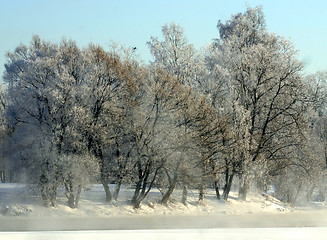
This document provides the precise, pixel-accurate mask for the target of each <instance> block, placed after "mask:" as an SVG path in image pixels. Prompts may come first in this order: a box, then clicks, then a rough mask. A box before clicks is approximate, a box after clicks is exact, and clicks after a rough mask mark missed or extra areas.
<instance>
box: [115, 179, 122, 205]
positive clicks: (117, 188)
mask: <svg viewBox="0 0 327 240" xmlns="http://www.w3.org/2000/svg"><path fill="white" fill-rule="evenodd" d="M121 184H122V180H119V181H118V183H117V185H116V188H115V191H114V196H113V197H114V200H115V201H117V199H118V195H119V191H120V187H121Z"/></svg>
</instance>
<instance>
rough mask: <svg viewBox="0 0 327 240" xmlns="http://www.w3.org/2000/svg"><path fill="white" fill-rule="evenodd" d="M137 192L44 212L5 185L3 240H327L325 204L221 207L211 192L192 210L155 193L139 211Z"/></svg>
mask: <svg viewBox="0 0 327 240" xmlns="http://www.w3.org/2000/svg"><path fill="white" fill-rule="evenodd" d="M132 193H133V189H131V188H128V187H127V188H122V190H121V194H120V196H119V199H118V201H117V202H114V203H111V204H107V203H106V202H105V201H104V192H103V190H102V186H101V185H94V186H92V187H91V188H90V189H89V190H88V191H85V192H84V193H83V195H82V199H81V202H80V205H79V208H78V209H70V208H69V207H67V200H66V199H65V197H64V194H63V193H61V195H60V196H59V198H58V205H57V206H56V207H52V208H46V207H43V206H42V202H41V200H40V198H39V197H38V196H37V195H36V194H35V192H33V191H32V190H31V189H29V188H26V187H25V186H23V185H18V184H0V212H1V214H0V239H6V240H7V239H8V240H9V239H13V240H17V239H24V240H25V239H36V240H37V239H79V240H82V239H97V240H101V239H109V238H111V239H134V240H135V239H143V240H144V239H170V240H171V239H188V240H192V239H229V240H232V239H267V240H270V239H288V240H290V239H291V240H292V239H297V240H301V239H326V236H327V208H325V206H324V204H323V203H311V204H310V205H309V206H297V207H294V206H290V205H287V204H284V203H281V202H280V201H278V200H277V199H274V198H272V197H269V196H267V195H261V194H258V193H252V194H250V195H249V197H248V200H247V201H240V200H238V199H237V197H236V194H235V193H232V195H231V198H230V199H229V201H227V202H225V201H218V200H217V199H216V198H215V194H214V190H213V189H208V190H207V195H206V199H205V202H204V204H201V205H199V204H198V203H197V198H198V193H197V191H196V190H194V191H190V194H189V198H188V205H187V206H184V205H183V204H181V203H180V193H179V191H178V190H177V191H176V193H175V195H174V196H173V198H172V201H171V202H170V203H169V204H168V205H167V206H162V205H160V204H158V201H159V199H160V196H161V195H160V192H159V191H156V190H153V191H152V192H151V193H150V195H149V197H148V198H147V199H146V200H145V201H144V203H143V204H142V206H141V208H140V209H138V210H135V209H133V208H132V207H131V206H130V198H131V196H132Z"/></svg>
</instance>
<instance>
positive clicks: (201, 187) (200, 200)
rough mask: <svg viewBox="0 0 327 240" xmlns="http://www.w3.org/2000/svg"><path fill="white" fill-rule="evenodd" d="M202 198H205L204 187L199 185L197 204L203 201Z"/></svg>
mask: <svg viewBox="0 0 327 240" xmlns="http://www.w3.org/2000/svg"><path fill="white" fill-rule="evenodd" d="M204 196H205V187H204V185H203V184H201V186H200V189H199V203H201V202H203V201H204Z"/></svg>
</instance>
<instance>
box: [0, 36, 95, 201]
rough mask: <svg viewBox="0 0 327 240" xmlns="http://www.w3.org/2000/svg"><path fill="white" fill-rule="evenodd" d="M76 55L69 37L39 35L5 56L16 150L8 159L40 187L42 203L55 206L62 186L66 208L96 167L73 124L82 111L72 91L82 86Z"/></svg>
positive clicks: (12, 134) (10, 118)
mask: <svg viewBox="0 0 327 240" xmlns="http://www.w3.org/2000/svg"><path fill="white" fill-rule="evenodd" d="M80 56H81V54H80V50H79V49H78V47H77V46H76V44H75V43H74V42H72V41H62V42H61V44H60V45H56V44H52V43H48V42H44V41H41V40H40V38H39V37H37V36H35V37H34V38H33V40H32V42H31V44H30V46H26V45H20V46H19V47H17V48H16V49H15V51H14V52H11V53H8V56H7V57H8V63H7V64H6V73H5V76H4V80H5V82H6V83H7V84H8V96H7V97H8V108H7V114H8V117H9V123H10V125H11V126H12V128H13V132H12V133H11V138H10V140H9V142H10V147H11V149H20V150H19V151H17V152H14V151H12V154H13V156H12V159H16V161H18V162H17V164H20V165H22V166H23V168H22V169H25V173H26V174H27V176H28V180H29V181H31V182H32V183H34V184H36V185H37V186H38V187H39V189H40V192H41V195H42V198H43V200H44V202H45V204H46V205H48V204H51V205H55V204H56V203H55V202H56V195H57V189H58V188H59V187H60V186H63V187H65V189H66V191H67V197H68V200H69V206H70V207H76V206H77V204H78V199H79V194H80V192H81V189H82V187H84V186H85V185H83V184H84V183H85V179H87V178H88V176H91V175H93V171H96V168H97V167H96V164H94V162H93V161H94V160H93V159H92V157H90V156H88V154H87V152H86V148H85V147H84V146H83V144H80V142H81V141H82V138H81V137H82V136H81V134H80V132H79V131H78V127H77V125H76V124H77V121H76V116H78V114H79V112H80V108H79V107H78V101H79V96H78V93H77V91H76V89H78V88H79V87H81V84H82V77H81V76H82V73H81V69H82V68H81V57H80ZM13 139H16V141H13ZM17 139H19V141H17ZM73 155H74V157H72V156H73ZM76 156H78V159H79V161H76ZM77 171H78V172H79V173H77ZM82 173H83V174H82ZM78 178H79V179H78Z"/></svg>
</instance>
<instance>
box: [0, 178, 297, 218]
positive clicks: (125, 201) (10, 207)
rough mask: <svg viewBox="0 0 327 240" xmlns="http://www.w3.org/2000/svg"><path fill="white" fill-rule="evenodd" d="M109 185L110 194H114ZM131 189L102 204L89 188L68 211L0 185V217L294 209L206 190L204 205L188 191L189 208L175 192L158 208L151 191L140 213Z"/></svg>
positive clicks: (22, 188)
mask: <svg viewBox="0 0 327 240" xmlns="http://www.w3.org/2000/svg"><path fill="white" fill-rule="evenodd" d="M113 187H114V186H113V185H111V190H113ZM133 191H134V189H132V188H129V187H122V188H121V191H120V194H119V197H118V200H117V201H114V202H112V203H106V202H105V193H104V190H103V187H102V185H92V186H90V188H89V189H88V190H86V191H84V192H83V193H82V196H81V200H80V203H79V207H78V208H77V209H71V208H69V207H68V205H67V198H66V197H65V196H64V193H63V192H61V193H60V194H59V196H58V200H57V206H56V207H44V206H43V204H42V201H41V199H40V197H39V194H37V193H36V192H35V191H34V190H32V189H31V188H29V187H28V186H26V185H22V184H13V183H0V216H1V215H6V216H33V217H38V216H40V217H44V216H46V217H49V216H58V217H64V216H70V217H77V216H100V217H106V216H135V215H141V216H145V215H156V216H157V215H190V216H196V215H206V214H210V215H213V214H264V213H269V214H270V213H271V214H276V213H286V212H294V211H296V210H298V209H297V208H295V207H293V206H291V205H289V204H285V203H282V202H280V201H278V200H277V199H275V198H273V197H271V196H269V195H266V194H259V193H251V194H249V196H248V198H247V200H246V201H241V200H239V199H238V198H237V194H236V192H231V194H230V197H229V200H228V201H223V200H217V198H216V197H215V191H214V190H213V189H207V191H206V197H205V201H204V202H203V203H201V204H199V202H198V191H197V190H190V191H189V195H188V204H187V205H186V206H185V205H183V204H182V203H181V202H180V198H181V190H178V189H176V190H175V192H174V194H173V196H172V197H171V201H170V202H169V203H168V204H167V205H165V206H163V205H161V204H159V201H160V199H161V193H160V192H159V191H158V190H157V189H153V190H152V191H151V192H150V193H149V195H148V197H147V198H146V199H145V200H144V201H143V203H142V205H141V208H140V209H133V207H132V206H131V204H130V200H131V198H132V194H133Z"/></svg>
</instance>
